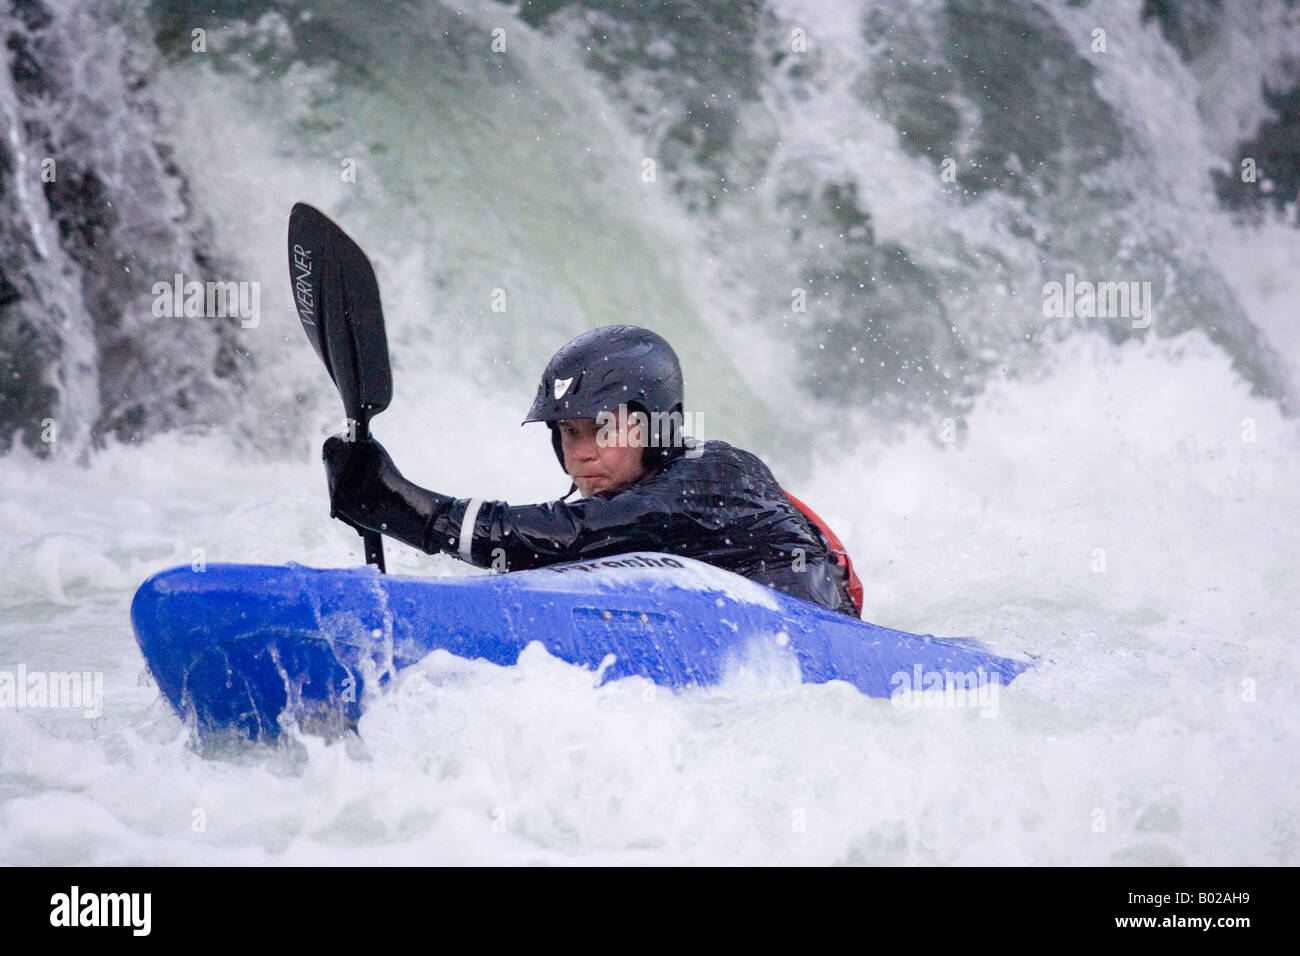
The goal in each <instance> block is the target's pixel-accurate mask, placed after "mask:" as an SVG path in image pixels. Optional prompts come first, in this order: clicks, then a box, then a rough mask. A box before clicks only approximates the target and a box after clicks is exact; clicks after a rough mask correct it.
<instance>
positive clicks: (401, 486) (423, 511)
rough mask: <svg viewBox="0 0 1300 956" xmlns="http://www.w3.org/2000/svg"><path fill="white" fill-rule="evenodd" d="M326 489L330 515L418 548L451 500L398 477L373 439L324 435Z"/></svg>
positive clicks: (424, 546) (424, 544)
mask: <svg viewBox="0 0 1300 956" xmlns="http://www.w3.org/2000/svg"><path fill="white" fill-rule="evenodd" d="M321 457H322V458H323V459H324V460H325V477H326V480H327V482H328V484H329V492H330V517H331V518H338V519H339V520H340V521H343V522H345V523H347V524H349V525H351V526H352V527H354V528H356V529H357V530H358V531H381V532H383V533H384V534H387V535H390V536H392V537H394V538H397V539H398V540H399V541H403V542H405V543H406V544H409V545H411V546H413V547H416V548H419V549H421V550H422V551H431V550H432V551H436V550H437V548H436V547H435V548H433V549H430V548H429V547H428V532H429V529H430V526H431V524H432V522H433V521H435V520H436V519H437V518H438V517H440V516H442V515H443V514H444V513H445V512H446V511H447V509H448V508H449V507H450V506H451V504H452V503H453V499H451V498H448V497H447V496H446V495H440V494H438V493H436V492H433V491H426V490H425V489H423V488H421V487H419V486H418V485H415V484H412V483H411V482H409V481H407V480H406V479H405V478H403V477H402V473H401V472H400V471H398V470H397V466H396V465H394V464H393V459H391V458H389V457H388V452H386V451H385V450H384V446H383V445H381V444H379V442H377V441H375V440H374V439H370V438H368V439H366V440H365V441H346V440H345V439H344V438H343V437H342V436H340V435H332V436H331V437H329V438H327V439H325V446H324V448H322V449H321Z"/></svg>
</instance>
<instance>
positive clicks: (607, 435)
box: [556, 408, 645, 498]
mask: <svg viewBox="0 0 1300 956" xmlns="http://www.w3.org/2000/svg"><path fill="white" fill-rule="evenodd" d="M556 427H558V428H559V429H560V450H561V451H562V452H564V470H565V471H567V472H568V473H569V476H570V477H571V478H572V479H573V483H574V485H576V486H577V488H578V491H579V492H581V493H582V496H583V497H584V498H587V497H590V496H591V495H594V494H600V493H604V492H611V491H622V490H623V489H624V488H627V487H629V486H631V485H634V484H636V482H638V481H639V480H640V479H641V478H642V476H643V475H644V474H645V469H644V468H642V466H641V448H642V445H643V444H644V438H643V435H642V429H641V427H640V426H639V425H638V424H637V423H636V422H635V421H633V422H629V421H628V416H627V413H626V409H621V408H620V409H619V410H618V412H617V413H616V415H615V417H613V418H611V420H610V421H609V423H608V424H607V425H605V426H604V427H602V425H601V424H597V423H596V422H595V421H594V420H593V419H590V418H569V419H565V420H564V421H562V422H560V423H559V425H558V426H556Z"/></svg>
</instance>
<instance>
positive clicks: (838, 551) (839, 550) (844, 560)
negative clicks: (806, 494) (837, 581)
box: [781, 488, 862, 617]
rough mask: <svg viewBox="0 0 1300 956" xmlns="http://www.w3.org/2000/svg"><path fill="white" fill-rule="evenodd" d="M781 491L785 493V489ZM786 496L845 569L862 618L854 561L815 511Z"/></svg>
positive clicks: (860, 593) (860, 598) (860, 594)
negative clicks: (819, 534) (816, 531)
mask: <svg viewBox="0 0 1300 956" xmlns="http://www.w3.org/2000/svg"><path fill="white" fill-rule="evenodd" d="M781 490H782V491H785V489H784V488H782V489H781ZM785 496H786V497H787V498H789V499H790V504H792V505H794V506H795V507H796V508H798V509H799V510H800V511H802V512H803V516H804V517H805V518H807V519H808V520H809V521H811V522H812V524H813V527H815V528H816V529H817V530H818V531H820V532H821V533H822V537H823V538H825V539H826V547H827V548H828V549H829V550H830V553H831V554H832V555H834V556H835V563H836V564H838V565H839V566H840V567H842V568H843V569H844V573H845V584H846V585H847V589H848V592H849V597H850V598H851V599H852V601H853V606H854V607H855V608H857V609H858V616H859V617H861V616H862V582H861V581H859V580H858V574H857V572H856V571H854V570H853V559H852V558H850V557H849V553H848V552H847V551H845V550H844V545H843V544H841V543H840V539H839V537H838V536H836V534H835V532H834V531H832V530H831V529H830V528H829V527H828V526H827V524H826V522H825V521H823V520H822V519H821V518H819V517H818V516H817V513H816V512H815V511H813V510H812V509H811V508H809V507H808V506H807V505H806V504H804V503H803V502H802V501H800V500H799V499H798V498H796V497H795V496H794V495H792V494H790V492H788V491H785Z"/></svg>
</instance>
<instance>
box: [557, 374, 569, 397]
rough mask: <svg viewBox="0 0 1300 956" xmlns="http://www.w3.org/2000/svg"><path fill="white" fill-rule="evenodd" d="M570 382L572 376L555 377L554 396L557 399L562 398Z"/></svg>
mask: <svg viewBox="0 0 1300 956" xmlns="http://www.w3.org/2000/svg"><path fill="white" fill-rule="evenodd" d="M572 384H573V378H572V377H570V378H557V379H556V380H555V397H556V398H557V399H560V398H563V397H564V393H565V392H567V391H568V390H569V386H570V385H572Z"/></svg>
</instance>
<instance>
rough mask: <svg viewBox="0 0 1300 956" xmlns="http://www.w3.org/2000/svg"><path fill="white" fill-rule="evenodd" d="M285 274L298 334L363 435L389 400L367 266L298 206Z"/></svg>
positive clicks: (379, 317)
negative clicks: (308, 343)
mask: <svg viewBox="0 0 1300 956" xmlns="http://www.w3.org/2000/svg"><path fill="white" fill-rule="evenodd" d="M289 279H290V281H291V282H292V284H293V301H294V306H295V307H296V308H297V310H298V320H299V321H300V322H301V323H302V327H303V331H305V332H306V333H307V338H308V339H309V340H310V341H311V344H312V347H313V348H314V349H315V350H316V354H317V355H319V356H320V357H321V361H322V362H324V363H325V369H326V371H328V372H329V374H330V378H332V379H333V380H334V384H335V385H336V386H337V387H338V390H339V395H340V397H341V398H342V399H343V408H344V410H345V411H346V413H347V416H348V418H351V419H353V420H354V421H356V422H357V429H358V432H359V435H358V437H364V435H365V434H366V432H367V431H368V426H369V421H370V417H371V416H372V415H376V414H378V413H379V412H382V411H383V410H384V409H385V408H387V407H388V403H389V402H390V401H392V398H393V377H392V371H391V368H390V366H389V363H388V338H387V336H385V334H384V313H383V309H382V308H381V307H380V304H379V283H378V281H376V279H375V270H374V269H373V268H372V267H371V265H370V260H369V259H367V258H366V254H365V253H364V252H362V251H361V247H360V246H358V245H357V244H356V243H355V242H353V241H352V239H351V237H349V236H348V234H347V233H345V232H344V231H343V230H342V229H340V228H339V227H338V226H337V225H336V224H335V223H334V222H333V221H332V220H331V219H329V217H327V216H326V215H325V214H324V213H322V212H321V211H320V210H318V209H315V208H314V207H312V206H308V205H307V204H306V203H298V204H296V205H295V206H294V207H293V212H292V213H291V214H290V216H289Z"/></svg>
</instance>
